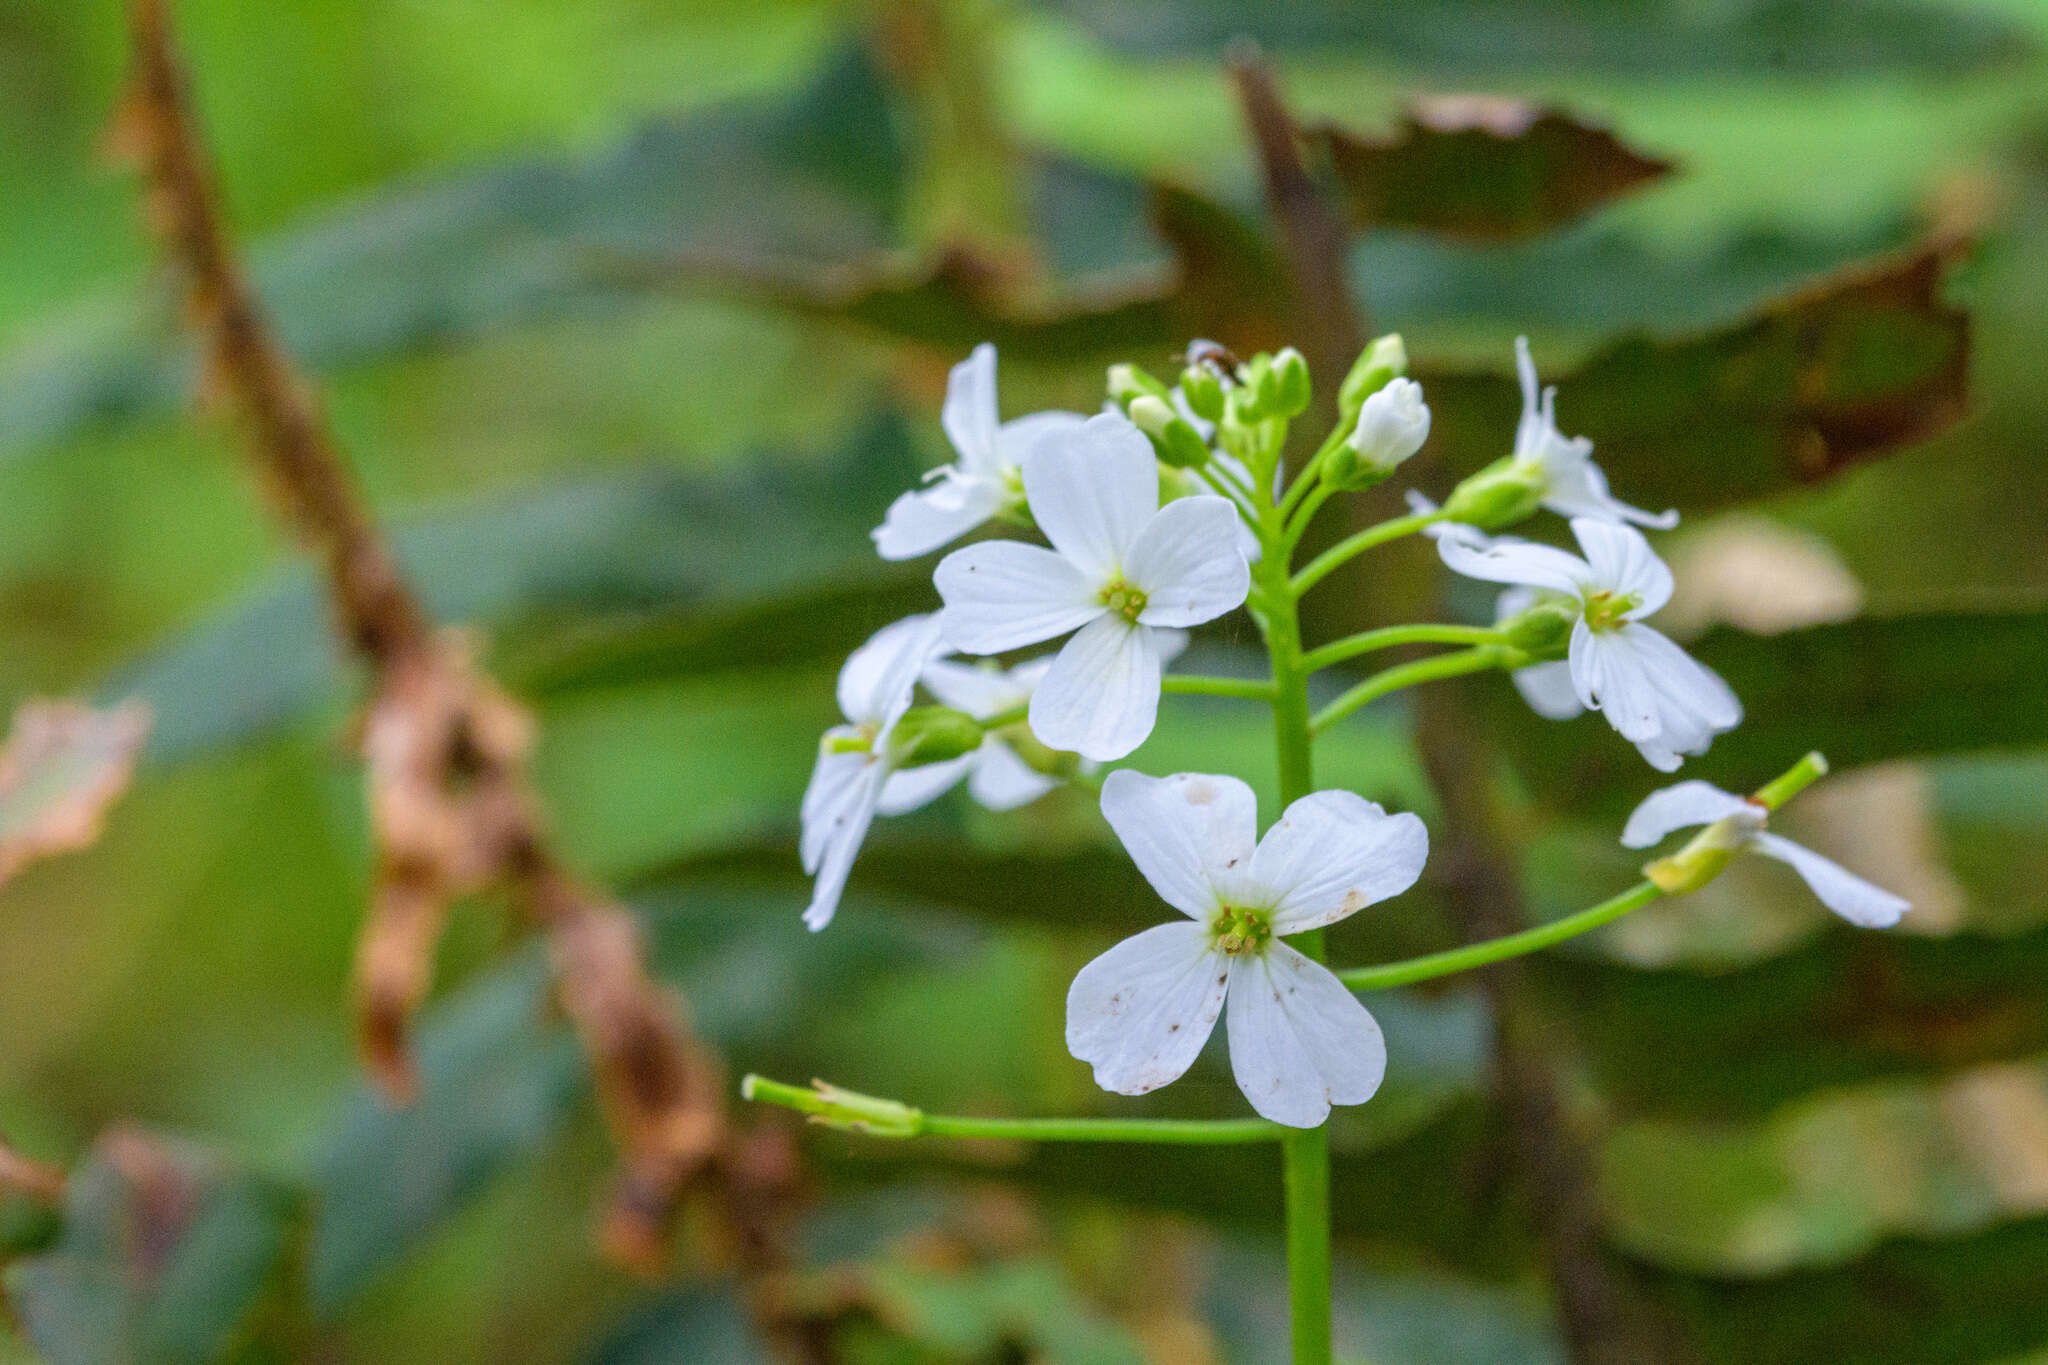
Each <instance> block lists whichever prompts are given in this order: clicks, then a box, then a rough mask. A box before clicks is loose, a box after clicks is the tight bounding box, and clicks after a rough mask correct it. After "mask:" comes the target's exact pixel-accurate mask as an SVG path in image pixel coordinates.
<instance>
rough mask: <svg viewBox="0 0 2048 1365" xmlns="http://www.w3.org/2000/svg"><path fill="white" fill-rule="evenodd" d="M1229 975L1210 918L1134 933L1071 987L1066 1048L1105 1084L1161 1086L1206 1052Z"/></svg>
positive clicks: (1129, 1089) (1133, 1091) (1130, 1091)
mask: <svg viewBox="0 0 2048 1365" xmlns="http://www.w3.org/2000/svg"><path fill="white" fill-rule="evenodd" d="M1228 980H1229V972H1228V971H1227V970H1226V969H1225V967H1224V965H1223V960H1222V955H1221V954H1219V953H1217V952H1216V951H1215V950H1214V949H1213V948H1212V947H1211V945H1210V943H1209V930H1208V928H1207V926H1205V925H1200V924H1191V923H1188V922H1186V921H1184V920H1183V921H1180V922H1177V923H1173V924H1162V925H1159V926H1158V927H1156V928H1152V929H1147V930H1146V931H1145V932H1144V933H1142V934H1136V935H1133V936H1132V937H1130V938H1127V939H1125V940H1124V941H1123V942H1122V943H1119V944H1117V945H1116V947H1114V948H1111V949H1110V950H1109V951H1108V952H1106V953H1104V954H1103V955H1102V956H1101V957H1098V958H1096V959H1095V960H1094V961H1093V962H1090V963H1089V964H1088V965H1087V966H1085V967H1083V968H1082V969H1081V972H1080V974H1079V975H1078V976H1076V977H1075V978H1074V984H1073V985H1072V986H1071V987H1070V988H1068V991H1067V1050H1068V1051H1069V1052H1071V1053H1073V1054H1074V1056H1076V1057H1078V1058H1079V1059H1080V1060H1082V1061H1084V1062H1087V1063H1088V1064H1090V1065H1091V1066H1093V1067H1094V1068H1095V1083H1096V1084H1097V1085H1099V1086H1101V1087H1102V1088H1103V1089H1104V1090H1110V1091H1114V1092H1116V1093H1117V1094H1119V1095H1142V1094H1145V1093H1146V1092H1147V1091H1151V1090H1157V1089H1158V1088H1159V1087H1160V1086H1162V1085H1165V1084H1166V1083H1167V1082H1169V1081H1174V1080H1178V1079H1179V1078H1180V1077H1181V1076H1182V1075H1183V1074H1184V1073H1185V1072H1186V1071H1187V1069H1188V1067H1189V1066H1190V1065H1191V1064H1192V1063H1193V1062H1194V1060H1195V1057H1196V1056H1197V1055H1198V1054H1199V1053H1200V1052H1201V1050H1202V1044H1203V1043H1204V1042H1206V1041H1208V1038H1209V1034H1210V1032H1211V1031H1213V1030H1214V1029H1215V1027H1216V1016H1217V1015H1218V1014H1220V1013H1222V1010H1223V995H1224V991H1225V989H1226V986H1225V983H1226V982H1227V981H1228Z"/></svg>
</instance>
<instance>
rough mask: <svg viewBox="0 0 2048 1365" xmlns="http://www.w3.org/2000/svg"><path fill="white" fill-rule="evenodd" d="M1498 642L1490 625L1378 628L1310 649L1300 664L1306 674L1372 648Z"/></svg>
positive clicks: (1498, 633) (1498, 634) (1488, 643)
mask: <svg viewBox="0 0 2048 1365" xmlns="http://www.w3.org/2000/svg"><path fill="white" fill-rule="evenodd" d="M1500 643H1502V636H1501V633H1500V632H1499V631H1497V630H1495V629H1493V628H1492V627H1490V626H1435V625H1417V626H1382V627H1381V628H1380V629H1378V630H1366V631H1360V632H1359V633H1358V634H1356V635H1347V636H1345V637H1344V638H1343V639H1341V640H1334V641H1332V642H1331V643H1329V644H1327V645H1323V646H1321V647H1319V648H1316V649H1312V650H1310V651H1309V652H1308V655H1307V656H1306V657H1305V658H1303V659H1302V661H1301V664H1302V667H1303V668H1304V669H1306V670H1307V671H1309V672H1310V673H1316V672H1319V671H1321V670H1322V669H1325V668H1328V667H1330V666H1331V665H1332V664H1341V663H1343V662H1344V661H1345V660H1346V659H1354V658H1356V657H1358V656H1359V655H1361V654H1368V653H1371V652H1372V651H1373V650H1376V649H1391V648H1393V647H1394V646H1395V645H1497V644H1500Z"/></svg>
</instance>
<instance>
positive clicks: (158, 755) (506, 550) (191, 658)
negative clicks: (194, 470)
mask: <svg viewBox="0 0 2048 1365" xmlns="http://www.w3.org/2000/svg"><path fill="white" fill-rule="evenodd" d="M910 452H911V447H910V442H909V438H908V436H907V434H906V432H905V430H904V427H903V424H902V422H901V421H900V420H898V419H897V418H896V417H894V416H893V415H891V414H889V413H887V412H884V413H881V414H878V415H877V416H876V417H874V418H872V419H871V420H869V421H868V423H867V424H866V425H865V427H863V428H861V429H858V430H856V431H854V432H852V433H849V435H848V438H847V443H846V444H845V446H843V447H842V448H841V449H840V451H839V452H838V453H837V454H835V455H834V456H833V457H832V458H831V459H830V460H828V461H827V462H826V463H824V464H822V465H818V466H803V465H795V464H774V463H758V462H757V463H752V464H749V465H748V466H746V467H744V468H742V469H738V470H732V471H721V472H716V473H709V474H689V473H682V472H678V471H675V470H670V469H662V468H642V469H634V470H628V471H625V472H623V473H620V474H613V475H596V476H590V477H586V478H584V479H582V480H580V481H578V482H575V483H571V484H567V485H563V486H559V487H553V488H544V489H540V490H537V491H535V492H533V493H530V494H526V495H522V496H514V497H496V498H491V499H488V500H485V501H484V502H482V503H481V504H479V505H474V506H468V507H460V508H455V509H451V510H449V511H445V512H443V513H441V514H439V515H436V516H429V517H422V518H421V519H419V520H418V521H416V522H414V523H412V524H410V525H406V526H402V527H401V528H399V530H398V531H397V532H396V533H395V537H394V538H395V540H396V541H397V545H398V550H399V557H400V559H401V560H402V561H403V562H404V564H405V567H406V568H407V570H408V571H409V573H410V574H411V576H412V578H413V581H414V582H415V583H416V584H417V585H418V587H419V590H420V592H421V594H422V596H424V598H425V599H426V602H427V606H428V609H429V610H430V611H431V612H432V613H433V614H434V615H435V616H436V617H437V618H440V619H442V620H447V621H456V622H463V623H471V624H476V625H481V626H508V625H519V624H522V623H524V624H526V625H532V624H533V623H534V622H535V620H536V619H540V620H547V619H550V618H552V619H555V620H557V621H560V620H563V619H567V620H569V621H571V622H577V623H581V624H583V625H584V626H586V627H587V626H588V625H589V623H590V622H591V621H592V620H593V619H597V618H602V617H604V616H605V615H606V614H607V613H622V612H624V613H631V612H640V611H646V610H648V609H651V608H654V607H658V606H664V605H670V606H672V605H673V604H675V603H676V602H678V601H684V602H689V603H691V604H693V606H695V607H697V608H698V609H701V610H704V611H706V612H708V613H709V614H710V615H711V617H712V618H713V619H717V618H719V617H720V616H721V615H724V616H727V617H729V616H730V615H731V614H732V613H734V612H736V611H738V610H740V609H742V608H756V607H761V606H764V605H768V606H770V607H771V608H772V606H773V604H775V603H776V602H778V601H779V599H780V598H781V597H782V596H783V595H785V594H792V593H803V592H807V591H810V590H812V585H814V584H816V583H818V582H822V581H829V580H830V579H831V578H832V577H833V576H834V575H835V574H836V573H838V572H841V571H843V570H844V569H845V568H846V567H847V566H848V565H849V563H852V562H856V561H859V562H871V557H872V553H873V551H872V547H871V546H870V545H869V544H868V541H867V535H866V530H867V528H868V527H869V526H872V525H874V524H876V523H877V522H879V521H880V519H881V516H882V513H883V511H884V510H886V508H887V506H888V503H889V500H890V499H891V498H892V497H894V496H895V494H896V493H897V492H898V491H900V490H901V489H903V488H905V487H908V486H910V485H911V484H912V483H914V482H915V479H916V470H915V463H914V460H913V458H912V456H911V453H910ZM793 527H801V528H803V534H800V535H792V534H791V533H790V532H791V528H793ZM326 615H327V613H326V608H325V605H324V603H323V602H322V601H321V600H320V597H319V595H318V593H317V591H316V588H315V585H314V582H313V580H312V576H311V575H310V574H309V573H308V572H307V571H306V570H304V569H303V568H299V567H294V568H292V569H289V570H287V571H285V572H283V573H282V574H280V575H278V581H275V582H273V583H272V584H271V585H269V586H267V587H264V588H261V589H259V590H257V591H256V592H255V593H254V594H252V595H251V597H250V598H249V599H248V600H246V601H245V602H243V603H241V604H240V605H238V606H235V607H232V608H230V609H229V610H228V611H227V612H225V613H224V614H222V615H221V616H220V617H219V618H217V619H216V620H215V621H213V622H211V623H208V624H205V625H202V626H200V627H199V628H197V629H196V630H194V631H192V632H190V633H188V634H187V635H186V636H185V637H184V638H182V639H180V640H177V641H175V642H173V643H172V644H171V645H169V646H167V647H166V648H165V649H163V650H162V651H160V652H158V653H157V654H156V655H155V656H154V657H152V658H149V659H146V660H144V661H143V662H142V663H141V664H139V665H138V666H137V667H135V668H134V669H133V670H131V671H129V672H128V673H126V674H125V675H123V676H122V677H120V678H119V679H117V680H116V681H115V683H114V684H113V685H112V688H111V690H112V691H113V692H114V693H115V694H117V695H129V694H133V695H135V696H138V697H140V698H141V699H143V700H145V701H147V702H148V703H149V704H150V705H151V706H152V708H153V709H154V711H155V713H156V716H157V727H156V731H155V734H154V735H153V736H152V738H151V742H150V748H149V751H148V752H149V757H151V758H152V759H153V760H155V761H159V762H164V761H172V760H176V759H180V758H186V757H190V756H191V755H193V754H195V753H199V752H202V751H204V750H206V749H210V748H215V747H218V746H221V745H224V744H229V743H233V742H236V741H239V740H242V739H246V738H248V737H249V736H251V735H253V734H256V733H259V732H261V731H263V730H265V729H268V728H270V727H274V726H276V725H278V724H280V723H282V722H284V721H286V720H288V719H291V718H292V717H294V716H295V715H297V714H299V713H301V712H303V711H305V710H307V709H309V708H312V707H314V706H317V705H319V704H321V703H323V702H326V701H329V700H330V699H332V698H333V697H334V696H336V695H337V692H338V690H339V688H338V682H339V675H340V671H341V670H340V662H341V661H340V658H339V655H338V653H337V649H336V646H335V644H334V642H333V640H332V638H331V632H330V630H329V629H328V626H327V620H326ZM726 638H727V639H729V640H731V641H732V642H733V643H734V644H735V645H736V646H745V645H751V646H753V647H754V648H756V649H758V650H759V651H762V652H764V653H766V654H767V655H770V656H772V655H774V654H775V653H776V652H778V651H779V650H781V649H782V648H784V646H783V645H782V644H780V643H778V640H777V638H776V637H774V636H772V635H763V634H761V633H760V632H758V631H752V630H745V631H738V632H735V633H733V634H731V635H728V636H727V637H726ZM748 657H749V655H748V653H747V651H746V650H745V649H744V648H736V649H735V650H734V651H733V652H732V653H731V654H730V655H729V656H728V657H727V662H728V663H729V664H740V663H744V662H746V660H747V659H748Z"/></svg>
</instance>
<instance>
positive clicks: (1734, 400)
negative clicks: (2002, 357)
mask: <svg viewBox="0 0 2048 1365" xmlns="http://www.w3.org/2000/svg"><path fill="white" fill-rule="evenodd" d="M1943 263H1944V257H1943V255H1942V253H1941V252H1940V251H1939V250H1937V249H1927V250H1922V251H1919V252H1916V253H1913V254H1910V255H1906V256H1902V257H1899V258H1896V259H1894V260H1890V261H1886V262H1882V263H1879V264H1875V265H1863V266H1857V267H1852V268H1850V269H1847V270H1843V271H1841V272H1838V273H1836V274H1834V275H1831V276H1829V277H1827V278H1826V279H1823V280H1820V281H1817V282H1815V283H1814V284H1812V285H1810V286H1809V287H1807V288H1806V289H1804V290H1802V291H1800V292H1799V293H1796V294H1793V295H1791V296H1790V297H1788V298H1784V299H1780V300H1778V301H1776V302H1773V303H1770V304H1768V305H1766V306H1764V307H1763V308H1761V309H1759V310H1758V311H1757V312H1756V313H1755V314H1754V315H1753V316H1752V317H1748V318H1745V319H1742V320H1740V321H1737V322H1734V323H1730V324H1728V325H1726V326H1723V327H1720V328H1717V329H1715V330H1713V331H1710V332H1708V333H1705V334H1703V335H1700V336H1696V337H1691V338H1684V339H1678V340H1669V341H1663V340H1655V339H1652V338H1651V337H1648V336H1640V335H1639V336H1634V337H1630V338H1627V339H1625V340H1623V341H1620V342H1617V343H1615V344H1614V345H1612V346H1609V347H1607V348H1605V349H1603V350H1602V351H1600V352H1599V353H1598V354H1597V355H1595V356H1594V357H1593V358H1592V359H1591V360H1589V361H1587V362H1586V363H1585V364H1584V365H1582V366H1580V367H1579V368H1578V369H1577V370H1576V371H1574V372H1573V373H1572V374H1570V375H1566V376H1563V377H1562V378H1557V377H1556V376H1553V375H1552V374H1550V373H1548V372H1547V371H1546V372H1545V374H1544V378H1545V380H1546V382H1549V381H1552V380H1553V379H1554V380H1555V382H1557V384H1558V387H1559V403H1560V412H1561V416H1560V419H1559V420H1560V424H1561V425H1562V426H1563V427H1564V429H1565V430H1566V431H1567V432H1570V433H1572V434H1574V435H1585V436H1588V437H1591V438H1592V440H1593V442H1594V445H1595V448H1596V451H1597V458H1598V460H1599V462H1600V464H1601V467H1602V468H1603V469H1604V470H1605V471H1606V472H1607V475H1608V478H1609V479H1610V481H1611V482H1612V484H1613V486H1614V488H1615V489H1616V490H1617V492H1618V493H1620V494H1621V495H1622V496H1624V497H1627V498H1628V499H1630V500H1631V501H1633V502H1635V503H1637V504H1639V505H1643V506H1648V507H1652V508H1663V507H1668V506H1676V507H1679V508H1682V509H1684V511H1685V512H1686V513H1687V514H1688V515H1697V514H1699V513H1702V512H1707V511H1712V510H1716V509H1719V508H1723V507H1728V506H1732V505H1734V504H1736V503H1741V502H1747V501H1751V500H1753V499H1756V498H1761V497H1766V496H1769V495H1771V494H1775V493H1780V492H1783V491H1785V490H1787V489H1790V488H1793V487H1797V486H1799V485H1801V484H1805V483H1812V482H1815V481H1817V480H1820V479H1824V478H1827V477H1829V476H1831V475H1834V474H1837V473H1840V472H1841V471H1842V470H1844V469H1846V468H1848V467H1850V466H1852V465H1854V464H1857V463H1859V462H1861V461H1865V460H1869V459H1872V458H1875V457H1877V456H1880V455H1884V454H1889V453H1891V452H1892V451H1895V450H1897V449H1899V448H1900V447H1901V446H1903V445H1906V444H1909V443H1912V442H1917V441H1924V440H1926V439H1928V438H1930V437H1932V436H1935V435H1937V434H1939V433H1940V432H1942V431H1944V430H1946V429H1947V428H1948V427H1950V426H1952V425H1953V424H1954V423H1955V422H1956V421H1957V420H1958V419H1959V418H1960V417H1961V416H1962V415H1963V412H1964V409H1965V405H1966V402H1967V390H1966V384H1967V379H1968V367H1969V354H1970V346H1969V338H1970V332H1969V317H1968V315H1967V314H1965V313H1964V312H1963V311H1962V310H1960V309H1958V308H1956V307H1954V306H1952V305H1950V304H1949V303H1947V302H1946V301H1945V300H1944V298H1943V294H1942V281H1943ZM1423 382H1424V384H1425V386H1426V387H1427V388H1428V390H1429V399H1430V408H1431V411H1432V412H1433V413H1434V414H1435V417H1436V420H1435V422H1434V424H1433V426H1432V430H1431V435H1432V438H1433V439H1435V440H1437V441H1440V442H1441V445H1440V446H1439V447H1438V449H1440V450H1441V451H1442V452H1443V454H1444V456H1445V457H1446V458H1447V459H1448V460H1449V461H1450V462H1451V464H1452V467H1453V468H1455V469H1458V470H1460V471H1469V470H1470V469H1474V468H1477V467H1479V466H1480V465H1481V464H1485V463H1489V462H1491V461H1492V460H1494V459H1497V458H1498V457H1500V456H1501V455H1504V454H1506V453H1507V451H1508V449H1509V447H1510V446H1511V445H1512V444H1513V433H1514V430H1515V426H1514V415H1515V413H1516V411H1517V409H1518V408H1519V405H1520V402H1519V397H1518V396H1517V394H1516V393H1515V389H1514V385H1513V384H1512V383H1511V382H1510V381H1509V380H1508V379H1507V378H1506V377H1505V376H1499V377H1480V376H1476V375H1472V374H1465V373H1425V374H1424V375H1423Z"/></svg>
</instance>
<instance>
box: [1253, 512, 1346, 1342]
mask: <svg viewBox="0 0 2048 1365" xmlns="http://www.w3.org/2000/svg"><path fill="white" fill-rule="evenodd" d="M1261 510H1262V511H1263V512H1265V514H1266V515H1265V516H1264V517H1263V518H1262V520H1261V524H1260V527H1259V530H1260V538H1261V540H1263V541H1264V546H1263V553H1262V554H1261V556H1260V559H1259V565H1258V573H1259V578H1260V581H1261V582H1262V583H1263V584H1264V586H1265V596H1266V599H1267V622H1266V650H1267V654H1268V655H1269V656H1270V658H1271V660H1272V666H1273V692H1272V698H1271V700H1272V704H1273V738H1274V746H1275V749H1276V751H1277V755H1278V759H1279V766H1280V803H1281V806H1282V808H1283V809H1284V808H1285V807H1286V806H1288V805H1291V804H1292V803H1293V802H1295V801H1298V800H1300V799H1301V798H1302V797H1304V796H1307V795H1308V794H1309V793H1310V792H1312V791H1314V790H1315V759H1314V752H1313V743H1312V738H1313V736H1312V732H1311V728H1310V724H1309V711H1308V670H1307V669H1306V668H1305V667H1304V662H1303V658H1302V651H1301V617H1300V612H1299V610H1298V601H1299V597H1300V594H1299V592H1298V591H1297V590H1296V588H1295V586H1294V584H1293V583H1292V582H1290V581H1289V579H1288V576H1287V570H1288V566H1287V558H1288V550H1287V546H1286V543H1285V537H1286V530H1285V527H1284V525H1283V523H1282V519H1281V515H1280V511H1279V509H1278V508H1276V507H1271V506H1270V505H1268V506H1267V507H1264V508H1262V509H1261ZM1288 941H1289V943H1291V944H1292V945H1293V946H1294V947H1295V948H1297V949H1299V950H1300V951H1301V952H1302V953H1303V954H1304V955H1306V956H1307V957H1309V958H1311V959H1313V960H1314V961H1317V962H1321V961H1322V960H1323V956H1324V953H1323V931H1322V930H1320V929H1315V930H1311V931H1309V932H1308V933H1304V934H1296V935H1294V936H1293V937H1292V938H1290V939H1289V940H1288ZM1280 1156H1281V1162H1282V1175H1283V1179H1284V1186H1285V1196H1284V1203H1285V1209H1286V1220H1287V1287H1288V1319H1289V1323H1290V1327H1291V1339H1292V1341H1293V1358H1294V1362H1295V1365H1329V1362H1330V1354H1331V1338H1330V1132H1329V1127H1328V1125H1327V1124H1325V1125H1320V1126H1318V1127H1315V1128H1298V1129H1291V1130H1289V1132H1288V1133H1287V1134H1286V1136H1284V1137H1282V1138H1281V1139H1280Z"/></svg>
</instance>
